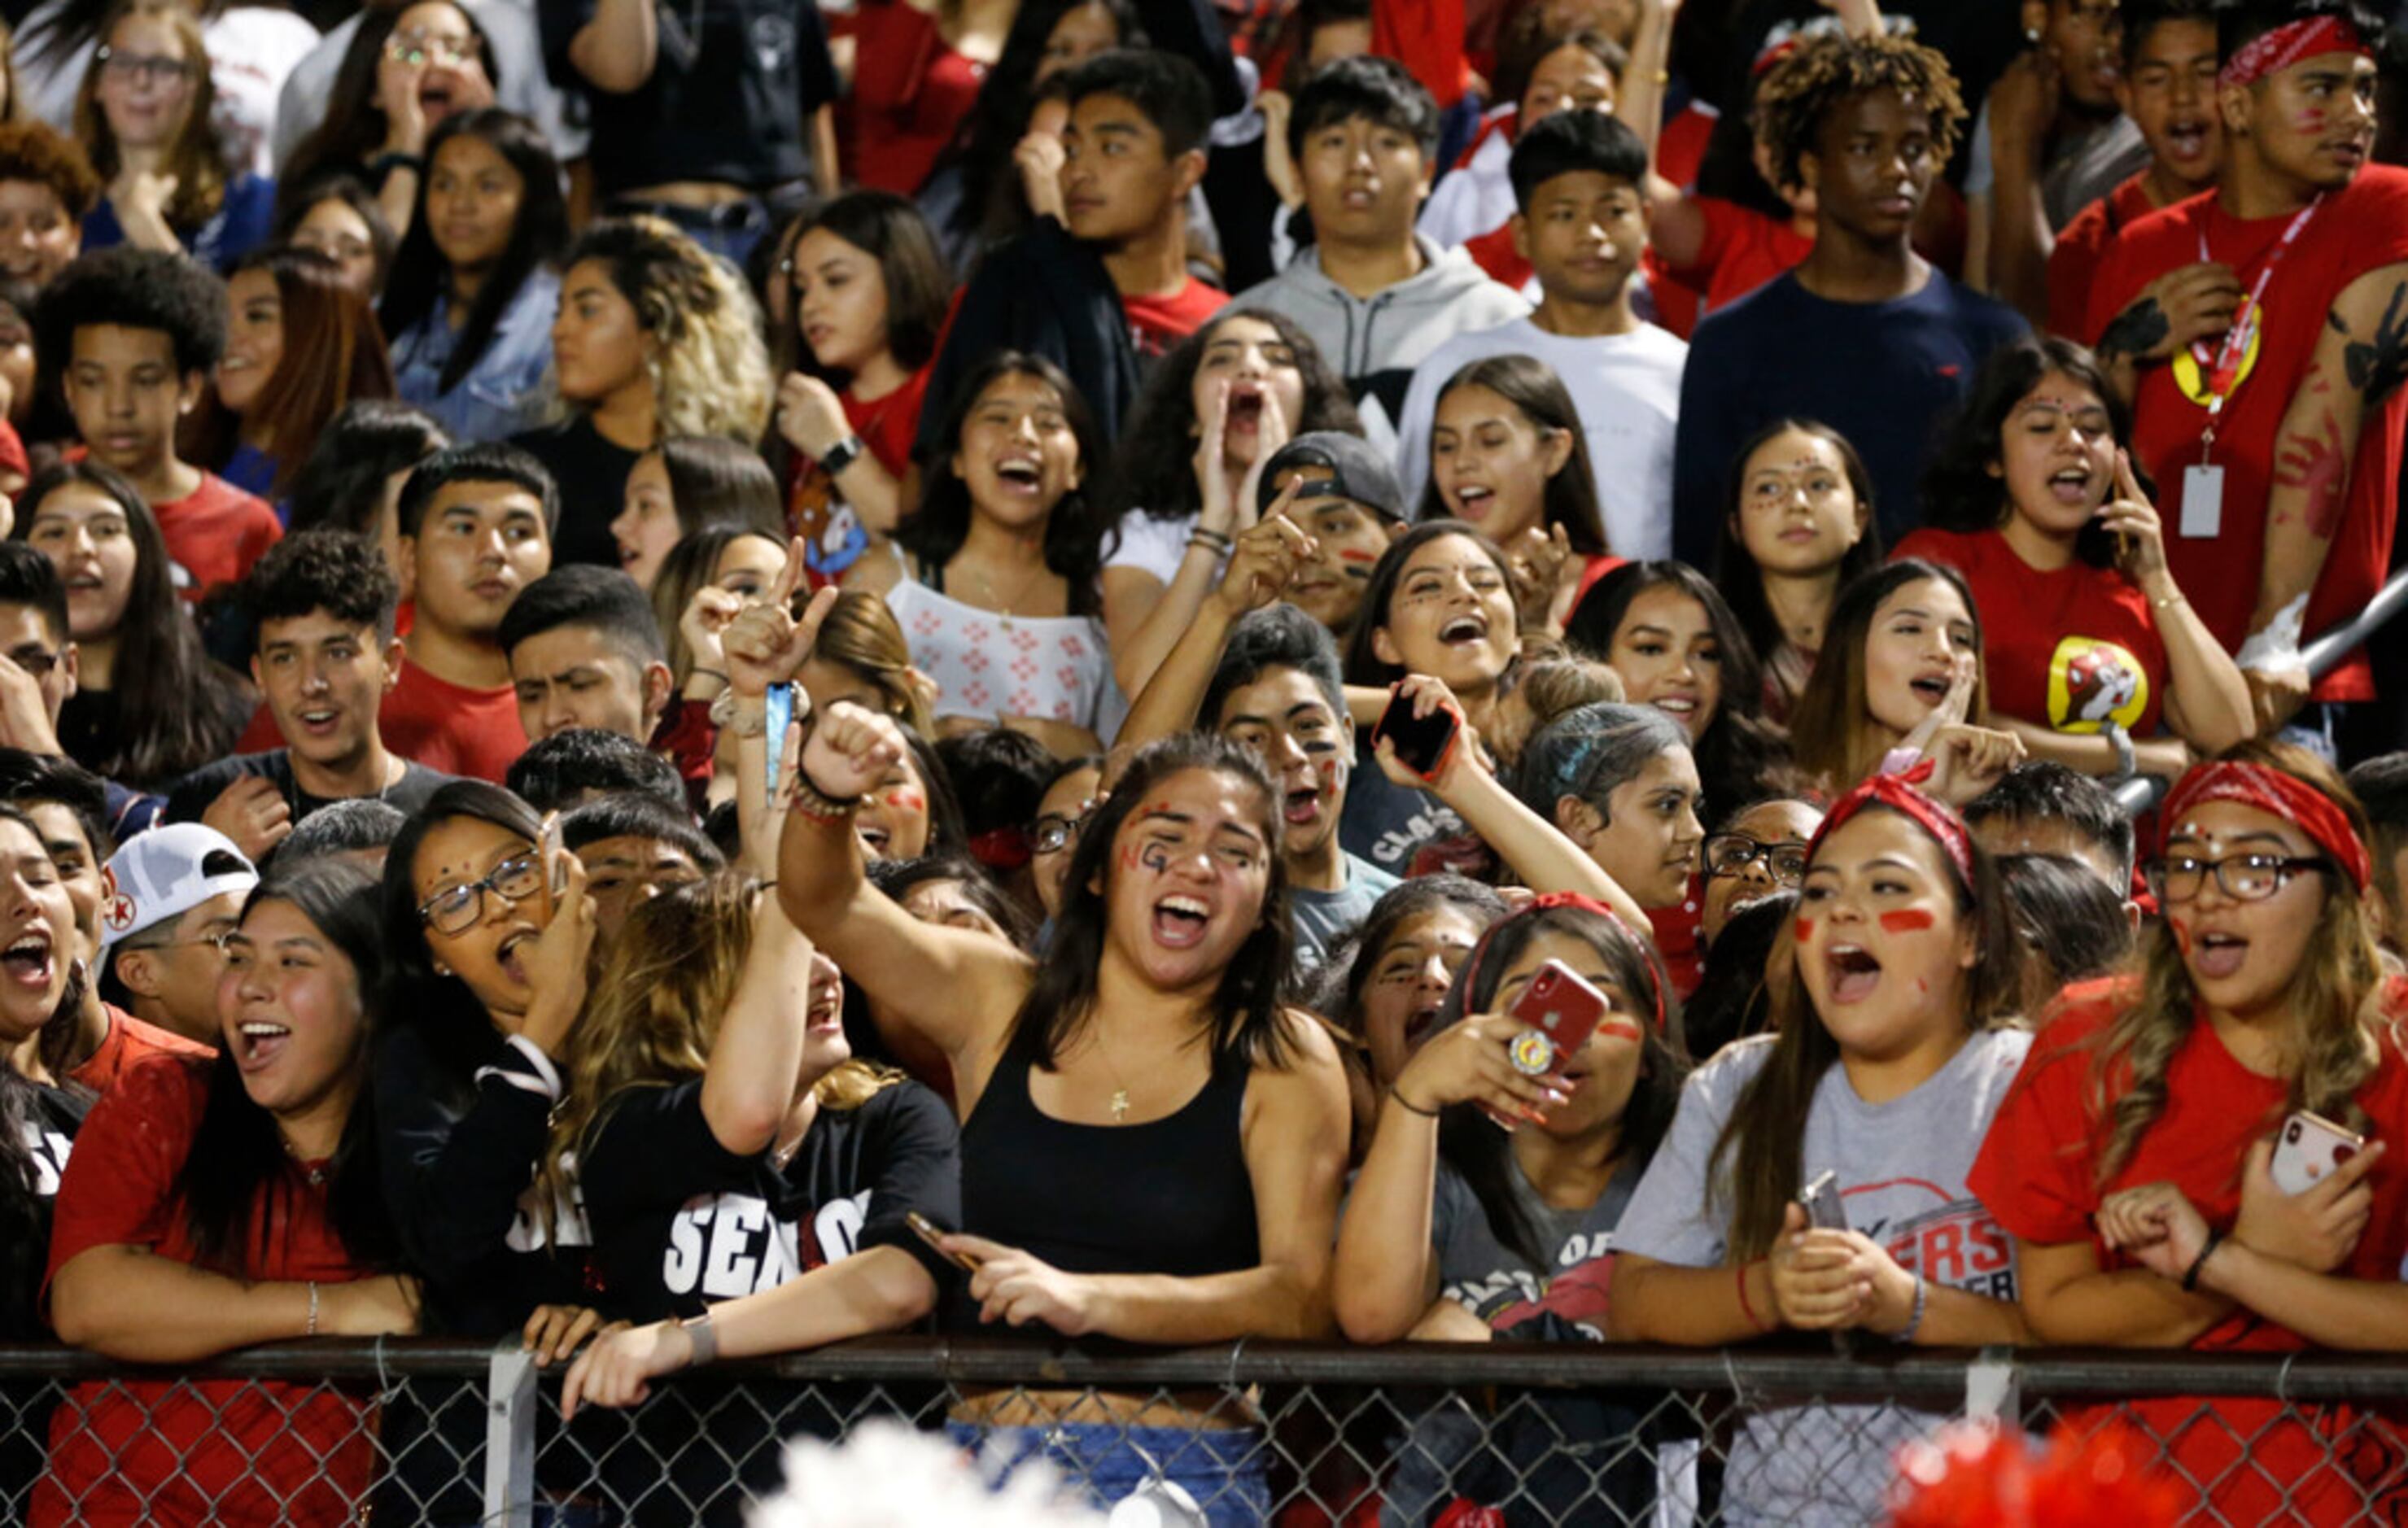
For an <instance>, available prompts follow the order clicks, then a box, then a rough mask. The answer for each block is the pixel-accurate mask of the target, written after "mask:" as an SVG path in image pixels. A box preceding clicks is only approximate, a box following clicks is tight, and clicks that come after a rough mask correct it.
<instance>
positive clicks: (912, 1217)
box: [903, 1209, 979, 1273]
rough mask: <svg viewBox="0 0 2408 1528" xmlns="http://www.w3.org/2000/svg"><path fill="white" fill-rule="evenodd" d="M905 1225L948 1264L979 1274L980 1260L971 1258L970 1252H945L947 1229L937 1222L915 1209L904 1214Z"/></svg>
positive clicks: (963, 1270)
mask: <svg viewBox="0 0 2408 1528" xmlns="http://www.w3.org/2000/svg"><path fill="white" fill-rule="evenodd" d="M903 1223H904V1224H905V1225H908V1226H910V1228H911V1234H912V1235H915V1236H917V1237H919V1238H920V1239H921V1240H922V1241H925V1242H926V1243H927V1244H928V1245H929V1246H930V1247H932V1248H935V1249H936V1252H937V1255H938V1256H939V1257H940V1258H943V1259H944V1260H945V1261H946V1262H948V1263H950V1264H953V1266H954V1267H956V1268H959V1269H961V1270H962V1272H964V1273H976V1272H978V1270H979V1264H978V1259H976V1258H974V1257H972V1256H970V1255H969V1254H968V1252H948V1251H946V1250H945V1248H944V1244H943V1240H942V1238H943V1236H944V1235H945V1234H946V1233H945V1228H944V1227H942V1226H940V1225H939V1224H938V1223H937V1222H936V1221H932V1220H930V1219H928V1217H926V1216H925V1215H923V1214H921V1213H920V1212H919V1211H918V1210H916V1209H914V1210H907V1211H905V1212H904V1215H903Z"/></svg>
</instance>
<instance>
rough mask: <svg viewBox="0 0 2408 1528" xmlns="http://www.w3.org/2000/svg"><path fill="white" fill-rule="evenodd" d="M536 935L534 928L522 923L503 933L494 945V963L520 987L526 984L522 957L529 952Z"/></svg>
mask: <svg viewBox="0 0 2408 1528" xmlns="http://www.w3.org/2000/svg"><path fill="white" fill-rule="evenodd" d="M536 936H537V935H536V931H535V930H534V929H532V928H528V927H526V926H525V925H523V924H522V925H520V926H519V927H518V928H516V929H514V930H512V931H511V932H510V933H509V934H507V935H503V937H502V942H501V943H500V944H498V945H496V946H495V947H494V964H496V965H499V966H500V967H501V968H502V972H503V974H504V975H506V976H508V977H509V978H510V979H511V980H512V981H515V982H517V983H518V984H519V985H520V986H522V987H523V986H525V985H526V984H527V974H526V965H525V964H524V962H523V959H522V957H523V956H524V955H525V954H527V953H529V950H530V947H531V946H533V945H534V943H535V941H536Z"/></svg>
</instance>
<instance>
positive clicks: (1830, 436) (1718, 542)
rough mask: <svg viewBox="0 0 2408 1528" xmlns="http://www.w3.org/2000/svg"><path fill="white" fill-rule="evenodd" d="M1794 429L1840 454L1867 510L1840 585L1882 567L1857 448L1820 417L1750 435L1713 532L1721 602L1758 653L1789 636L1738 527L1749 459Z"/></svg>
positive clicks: (1846, 555) (1844, 557)
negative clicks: (1719, 520)
mask: <svg viewBox="0 0 2408 1528" xmlns="http://www.w3.org/2000/svg"><path fill="white" fill-rule="evenodd" d="M1792 430H1795V431H1797V432H1798V433H1799V435H1802V436H1813V437H1814V438H1815V439H1816V440H1819V441H1822V442H1823V443H1824V444H1826V445H1828V446H1829V447H1830V448H1831V449H1832V450H1835V451H1837V452H1838V453H1839V456H1840V468H1841V470H1842V472H1844V473H1845V474H1846V475H1847V478H1848V491H1849V492H1850V493H1854V494H1855V495H1856V504H1857V506H1858V507H1861V508H1862V509H1863V510H1864V513H1865V532H1864V535H1862V536H1858V537H1856V545H1854V546H1852V547H1850V548H1849V549H1848V550H1846V551H1845V552H1843V553H1842V554H1841V557H1840V583H1841V585H1842V587H1844V586H1846V585H1847V584H1849V583H1852V582H1854V581H1855V580H1856V579H1857V578H1861V577H1863V576H1864V575H1865V574H1867V573H1870V572H1871V571H1872V570H1873V569H1874V568H1877V567H1879V566H1881V560H1882V537H1881V521H1880V519H1879V518H1878V517H1876V516H1875V514H1874V513H1873V478H1872V474H1871V472H1869V471H1867V470H1866V469H1865V459H1864V458H1863V457H1862V456H1859V455H1858V454H1856V447H1855V446H1854V445H1852V444H1850V442H1849V440H1848V437H1847V436H1843V435H1842V434H1841V433H1840V432H1839V431H1837V430H1834V429H1832V428H1831V427H1830V426H1829V425H1828V424H1824V423H1822V422H1820V421H1815V420H1810V419H1780V420H1774V421H1772V422H1771V423H1770V424H1768V425H1766V426H1765V427H1764V428H1763V429H1761V430H1758V431H1756V434H1754V435H1752V436H1748V437H1747V439H1746V440H1745V441H1743V442H1742V444H1741V446H1740V449H1739V451H1738V453H1737V454H1736V455H1734V456H1733V457H1732V458H1731V465H1730V481H1729V483H1728V484H1727V486H1726V488H1725V490H1724V493H1723V518H1722V523H1721V524H1720V525H1719V526H1717V527H1715V530H1714V587H1715V588H1717V589H1719V590H1721V591H1722V594H1723V599H1724V602H1725V603H1726V604H1727V605H1728V606H1729V607H1730V612H1731V615H1732V617H1733V618H1734V619H1736V620H1737V621H1739V629H1740V630H1741V631H1742V632H1745V633H1746V634H1747V639H1748V641H1749V642H1751V643H1753V644H1754V645H1755V647H1756V654H1757V656H1758V657H1770V655H1771V654H1773V653H1775V652H1778V651H1779V650H1781V644H1782V643H1784V642H1785V641H1787V640H1788V639H1789V637H1788V634H1787V633H1785V632H1784V631H1783V630H1782V629H1781V622H1780V621H1777V620H1775V619H1774V618H1773V614H1772V607H1771V606H1770V604H1769V603H1767V602H1766V600H1765V597H1764V569H1763V567H1762V566H1761V565H1759V564H1757V562H1756V553H1754V552H1752V551H1750V550H1747V538H1746V537H1745V536H1742V535H1740V531H1739V526H1740V517H1741V515H1742V513H1743V512H1744V509H1745V505H1744V503H1743V501H1744V499H1745V498H1746V495H1747V463H1748V458H1750V457H1752V456H1754V455H1755V454H1756V452H1757V451H1758V450H1762V449H1763V447H1764V443H1765V442H1766V441H1768V440H1770V439H1771V438H1772V437H1773V436H1780V435H1786V434H1787V433H1789V432H1790V431H1792Z"/></svg>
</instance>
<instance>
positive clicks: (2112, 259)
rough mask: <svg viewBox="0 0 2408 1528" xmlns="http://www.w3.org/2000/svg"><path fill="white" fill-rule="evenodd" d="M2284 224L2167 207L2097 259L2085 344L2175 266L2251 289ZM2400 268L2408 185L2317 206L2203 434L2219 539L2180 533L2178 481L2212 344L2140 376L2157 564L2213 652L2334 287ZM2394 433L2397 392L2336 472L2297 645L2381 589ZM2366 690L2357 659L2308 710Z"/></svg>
mask: <svg viewBox="0 0 2408 1528" xmlns="http://www.w3.org/2000/svg"><path fill="white" fill-rule="evenodd" d="M2290 222H2291V219H2290V217H2289V216H2288V215H2286V216H2283V217H2278V218H2258V219H2253V220H2250V221H2245V222H2244V221H2242V220H2240V219H2238V218H2235V217H2233V216H2232V215H2231V214H2230V213H2228V212H2226V211H2225V210H2224V209H2223V208H2222V207H2219V206H2217V205H2216V199H2215V197H2214V195H2213V194H2209V195H2203V196H2194V197H2192V198H2191V199H2190V200H2188V201H2186V202H2177V203H2175V204H2174V205H2173V206H2171V207H2167V208H2165V209H2164V210H2163V211H2160V212H2153V213H2151V214H2150V215H2149V216H2147V217H2145V218H2143V219H2142V220H2141V221H2138V222H2136V223H2134V224H2132V225H2131V226H2130V227H2129V228H2127V229H2126V230H2125V231H2124V235H2123V236H2122V237H2121V238H2118V239H2117V240H2116V241H2115V244H2114V248H2113V249H2111V250H2109V251H2108V255H2107V263H2106V265H2105V267H2104V268H2103V269H2102V271H2101V272H2100V279H2099V282H2098V284H2097V286H2096V288H2095V289H2094V301H2093V302H2092V304H2091V307H2090V321H2089V323H2088V324H2087V325H2086V331H2087V333H2088V334H2090V335H2091V336H2097V335H2098V334H2100V332H2101V331H2102V330H2104V329H2105V328H2106V327H2107V325H2108V323H2109V321H2112V320H2113V319H2114V316H2115V315H2116V314H2117V313H2120V312H2122V311H2123V310H2124V308H2125V307H2127V306H2128V305H2129V304H2130V303H2131V302H2132V301H2133V299H2135V298H2136V297H2138V296H2139V295H2140V294H2141V290H2142V289H2143V287H2145V286H2147V285H2148V284H2149V283H2150V282H2151V281H2153V280H2155V279H2157V278H2158V277H2159V276H2162V275H2164V274H2165V273H2166V272H2167V271H2170V270H2172V269H2174V268H2175V267H2177V266H2181V265H2190V264H2197V263H2198V261H2199V259H2200V242H2201V240H2202V239H2204V240H2205V243H2206V246H2207V254H2208V258H2210V259H2212V260H2216V261H2221V262H2222V263H2223V264H2227V265H2229V266H2231V267H2232V269H2233V270H2234V271H2235V272H2236V273H2238V274H2239V276H2240V278H2241V287H2242V290H2243V292H2246V291H2248V290H2249V289H2250V288H2252V287H2254V286H2255V285H2256V284H2257V276H2258V273H2259V272H2260V271H2261V270H2263V269H2264V268H2265V264H2266V261H2267V257H2268V256H2269V255H2270V254H2271V253H2272V250H2273V249H2274V246H2275V244H2276V243H2277V241H2279V240H2280V239H2281V238H2282V236H2283V234H2284V231H2285V230H2286V228H2288V227H2289V226H2290ZM2403 261H2408V170H2401V169H2395V168H2393V167H2391V166H2389V165H2386V164H2370V165H2368V166H2367V167H2366V168H2365V169H2363V170H2360V171H2359V172H2358V178H2357V179H2355V180H2354V181H2352V182H2351V183H2350V185H2349V186H2348V188H2347V189H2346V190H2343V191H2341V192H2339V193H2334V194H2331V195H2329V196H2327V197H2326V198H2325V200H2324V202H2323V204H2322V205H2321V206H2320V207H2318V208H2317V209H2316V213H2315V217H2313V218H2311V219H2309V220H2308V222H2307V226H2306V227H2305V228H2303V229H2302V230H2301V231H2300V236H2299V239H2298V241H2297V242H2296V243H2294V244H2293V245H2292V246H2291V249H2290V252H2289V253H2287V254H2286V255H2284V256H2283V258H2282V263H2281V264H2279V265H2278V266H2276V267H2275V270H2274V274H2273V277H2272V279H2271V280H2270V281H2269V282H2268V283H2267V286H2266V295H2265V299H2264V304H2265V306H2264V316H2263V319H2262V320H2261V321H2260V323H2259V326H2258V327H2259V331H2260V334H2259V337H2258V338H2257V340H2256V341H2255V342H2253V343H2252V344H2251V345H2250V346H2249V347H2248V349H2247V350H2245V351H2244V352H2243V358H2242V364H2241V373H2240V378H2239V383H2238V386H2237V388H2236V390H2235V391H2234V393H2232V395H2231V397H2230V398H2229V399H2228V400H2227V401H2226V404H2225V407H2224V418H2223V420H2222V421H2220V423H2219V424H2218V426H2217V429H2216V433H2215V453H2214V462H2215V464H2216V465H2218V466H2221V467H2222V468H2223V469H2224V495H2223V513H2222V517H2221V524H2220V527H2219V529H2218V531H2217V534H2216V535H2214V536H2184V535H2182V534H2181V523H2182V502H2183V494H2184V483H2183V469H2184V468H2186V467H2188V466H2192V465H2195V464H2197V463H2198V462H2199V460H2200V436H2201V435H2202V434H2203V433H2204V431H2205V429H2206V425H2207V407H2206V404H2205V402H2204V401H2203V400H2204V399H2205V398H2206V396H2207V393H2206V391H2205V386H2204V378H2205V372H2206V370H2207V368H2208V365H2210V364H2213V362H2214V350H2215V348H2216V346H2217V345H2219V344H2220V343H2221V342H2222V336H2217V337H2216V338H2215V339H2214V340H2209V341H2206V342H2203V347H2202V348H2204V349H2205V350H2208V352H2209V357H2208V362H2207V363H2205V364H2202V363H2200V361H2199V360H2198V359H2197V358H2196V356H2195V355H2182V356H2177V357H2175V358H2174V360H2173V361H2172V362H2171V364H2166V365H2162V366H2149V367H2146V368H2144V369H2143V371H2142V373H2141V385H2140V396H2139V398H2138V400H2137V407H2135V410H2134V414H2135V420H2134V424H2133V430H2132V454H2133V456H2134V457H2136V458H2137V459H2138V460H2139V461H2141V462H2142V463H2143V464H2145V465H2146V466H2147V467H2148V469H2149V471H2150V473H2151V474H2152V475H2153V476H2155V477H2156V478H2157V492H2158V504H2157V510H2158V513H2160V514H2161V515H2163V516H2164V517H2165V522H2166V561H2167V563H2168V564H2170V565H2171V568H2172V570H2173V575H2174V581H2175V582H2176V583H2178V584H2180V585H2181V586H2182V591H2183V593H2185V594H2186V595H2188V596H2189V597H2190V603H2191V606H2192V607H2193V608H2194V609H2196V610H2198V611H2199V614H2200V619H2201V620H2203V621H2206V622H2207V626H2208V630H2210V631H2212V632H2214V634H2215V637H2216V640H2217V641H2219V642H2222V643H2223V644H2224V645H2225V646H2226V647H2227V648H2228V649H2237V648H2238V647H2239V646H2240V645H2241V639H2242V638H2243V636H2245V635H2248V625H2249V616H2250V612H2251V611H2252V610H2253V609H2255V608H2256V607H2257V576H2258V570H2259V568H2260V567H2261V566H2262V565H2263V564H2264V560H2265V550H2266V498H2267V493H2268V492H2269V490H2270V489H2271V488H2272V479H2273V476H2274V472H2275V457H2276V441H2275V436H2277V435H2278V434H2279V433H2280V432H2281V428H2282V422H2283V415H2284V414H2285V413H2286V412H2287V411H2288V410H2289V408H2290V407H2291V399H2292V396H2293V395H2294V394H2295V393H2298V392H2299V390H2300V382H2301V379H2302V378H2304V377H2305V376H2306V374H2307V369H2308V363H2309V361H2310V360H2311V359H2312V358H2313V357H2314V354H2315V347H2316V342H2317V340H2318V339H2319V338H2321V337H2322V336H2323V335H2324V333H2325V315H2326V314H2327V312H2328V311H2329V310H2330V308H2331V307H2332V303H2333V299H2334V298H2336V297H2338V296H2340V295H2341V291H2342V289H2343V287H2345V286H2347V285H2349V283H2350V282H2351V281H2352V280H2354V279H2356V278H2358V277H2360V276H2363V275H2365V274H2366V273H2367V272H2369V271H2371V270H2375V269H2379V268H2380V267H2382V266H2385V265H2390V264H2399V263H2401V262H2403ZM2403 425H2408V389H2396V390H2394V391H2393V393H2391V395H2390V396H2389V397H2388V398H2386V399H2385V400H2384V401H2383V403H2382V404H2381V406H2380V407H2377V408H2375V409H2372V410H2371V411H2370V412H2369V413H2368V415H2367V417H2366V422H2365V425H2364V427H2363V428H2362V429H2361V430H2360V431H2359V433H2358V452H2357V455H2356V456H2355V457H2353V458H2352V460H2351V462H2350V469H2349V500H2348V503H2347V504H2346V505H2345V506H2344V507H2343V510H2342V517H2341V523H2340V525H2339V527H2338V529H2337V530H2336V532H2335V535H2334V537H2333V543H2332V548H2331V550H2330V551H2329V553H2328V555H2327V557H2326V559H2325V565H2324V574H2323V576H2322V577H2321V578H2318V579H2317V580H2316V587H2315V593H2314V594H2312V595H2311V596H2310V598H2309V600H2308V616H2307V628H2306V635H2309V636H2315V635H2316V634H2317V633H2319V632H2322V631H2325V630H2327V629H2328V628H2329V627H2331V626H2332V625H2333V624H2335V623H2336V622H2338V621H2342V620H2344V619H2346V618H2347V617H2350V616H2353V615H2356V614H2357V613H2358V611H2359V610H2361V609H2363V608H2365V607H2366V603H2367V601H2369V600H2370V599H2372V598H2373V596H2374V592H2375V591H2376V590H2377V589H2379V588H2381V587H2382V585H2383V577H2384V574H2385V572H2386V570H2387V569H2388V568H2389V566H2390V564H2391V536H2392V520H2393V517H2394V516H2395V514H2396V513H2397V511H2398V507H2399V493H2400V464H2401V441H2400V436H2401V427H2402V426H2403ZM2373 693H2374V681H2373V675H2372V671H2371V670H2370V669H2369V668H2368V666H2367V663H2366V655H2365V654H2364V653H2363V652H2359V653H2355V654H2353V655H2351V657H2350V659H2349V661H2348V662H2346V663H2344V664H2342V666H2341V667H2339V668H2337V669H2335V670H2333V671H2332V672H2331V673H2330V674H2328V675H2327V676H2326V677H2325V678H2323V679H2322V680H2321V681H2319V682H2318V683H2317V685H2316V688H2315V698H2317V699H2318V700H2365V699H2368V698H2370V697H2372V695H2373Z"/></svg>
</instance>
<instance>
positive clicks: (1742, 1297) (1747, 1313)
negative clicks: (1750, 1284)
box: [1738, 1263, 1772, 1332]
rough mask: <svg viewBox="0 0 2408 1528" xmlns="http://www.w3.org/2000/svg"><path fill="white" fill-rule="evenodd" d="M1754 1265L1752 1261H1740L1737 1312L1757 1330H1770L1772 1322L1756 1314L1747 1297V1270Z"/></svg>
mask: <svg viewBox="0 0 2408 1528" xmlns="http://www.w3.org/2000/svg"><path fill="white" fill-rule="evenodd" d="M1755 1266H1756V1264H1753V1263H1742V1264H1740V1265H1739V1269H1738V1272H1739V1313H1740V1314H1741V1315H1742V1316H1744V1317H1746V1318H1747V1324H1748V1325H1750V1326H1753V1327H1755V1328H1756V1330H1757V1331H1758V1332H1770V1331H1771V1330H1772V1323H1771V1322H1770V1321H1765V1320H1763V1319H1762V1318H1761V1317H1759V1316H1757V1315H1756V1307H1754V1306H1752V1305H1750V1304H1749V1303H1748V1299H1747V1271H1748V1270H1749V1269H1750V1268H1753V1267H1755Z"/></svg>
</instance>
